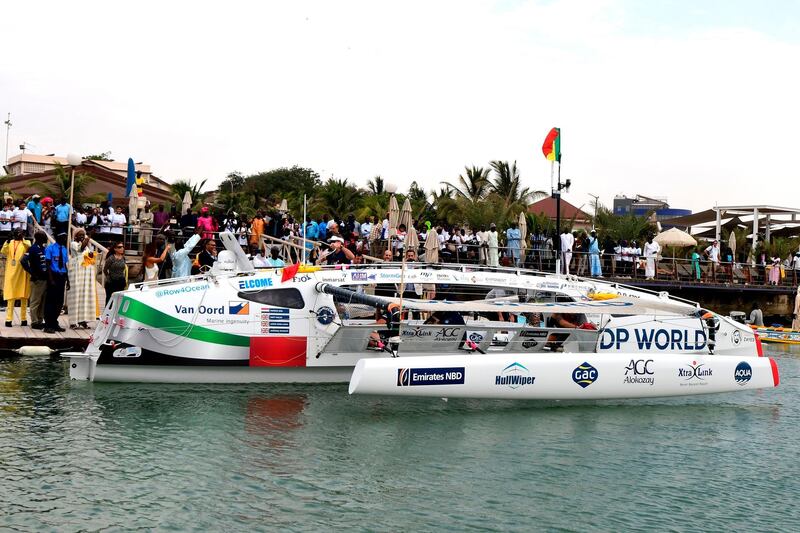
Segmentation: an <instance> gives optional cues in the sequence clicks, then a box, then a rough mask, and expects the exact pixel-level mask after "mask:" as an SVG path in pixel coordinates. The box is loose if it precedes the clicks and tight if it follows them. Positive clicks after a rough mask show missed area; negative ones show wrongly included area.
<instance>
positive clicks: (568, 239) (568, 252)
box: [561, 230, 575, 274]
mask: <svg viewBox="0 0 800 533" xmlns="http://www.w3.org/2000/svg"><path fill="white" fill-rule="evenodd" d="M574 245H575V236H574V235H573V234H572V233H570V232H568V231H567V230H564V233H562V234H561V262H562V263H564V264H563V266H562V267H561V272H562V273H563V274H569V264H570V262H571V261H572V247H573V246H574Z"/></svg>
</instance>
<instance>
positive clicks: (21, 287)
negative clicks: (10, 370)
mask: <svg viewBox="0 0 800 533" xmlns="http://www.w3.org/2000/svg"><path fill="white" fill-rule="evenodd" d="M30 247H31V243H30V241H27V240H25V239H23V238H22V230H21V229H19V228H17V229H15V230H14V233H13V239H12V240H10V241H6V243H5V244H4V245H3V249H2V250H0V254H2V255H4V256H5V257H6V272H5V276H4V280H3V297H4V298H5V299H6V305H7V306H8V310H7V311H6V327H7V328H10V327H11V322H12V320H14V306H15V305H16V302H17V300H19V301H20V304H19V318H20V321H21V322H20V325H21V326H27V325H28V313H27V312H28V298H29V297H30V295H31V276H30V274H28V273H27V272H25V269H24V268H22V263H21V261H22V256H23V255H25V253H26V252H27V251H28V248H30Z"/></svg>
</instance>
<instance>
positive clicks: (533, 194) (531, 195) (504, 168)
mask: <svg viewBox="0 0 800 533" xmlns="http://www.w3.org/2000/svg"><path fill="white" fill-rule="evenodd" d="M489 165H490V166H491V167H492V170H494V180H492V182H491V184H490V186H489V188H490V190H491V191H492V192H493V193H495V194H497V195H498V196H500V198H502V199H503V203H504V204H505V206H506V207H507V208H511V207H512V206H523V207H524V206H526V205H527V204H528V202H530V201H536V200H539V199H541V198H544V197H545V196H547V193H546V192H544V191H531V190H530V189H529V188H528V187H523V186H522V182H521V180H520V176H519V169H518V168H517V162H516V161H514V162H513V163H511V164H510V165H509V164H508V161H492V162H490V163H489ZM517 210H518V209H517Z"/></svg>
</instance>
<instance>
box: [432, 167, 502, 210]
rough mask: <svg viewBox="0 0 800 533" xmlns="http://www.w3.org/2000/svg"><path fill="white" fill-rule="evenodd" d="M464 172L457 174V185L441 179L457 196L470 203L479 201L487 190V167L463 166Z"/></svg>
mask: <svg viewBox="0 0 800 533" xmlns="http://www.w3.org/2000/svg"><path fill="white" fill-rule="evenodd" d="M464 169H465V170H466V172H465V173H464V174H462V175H459V176H458V185H453V184H452V183H450V182H447V181H443V182H442V183H443V184H444V185H446V186H447V187H449V188H451V189H452V190H453V192H455V194H456V196H457V197H459V198H464V199H465V200H468V201H469V202H470V203H472V204H476V203H478V202H480V201H481V200H482V199H483V198H484V196H486V193H488V192H489V186H490V183H489V169H488V168H483V167H476V166H475V165H473V166H472V168H470V167H464Z"/></svg>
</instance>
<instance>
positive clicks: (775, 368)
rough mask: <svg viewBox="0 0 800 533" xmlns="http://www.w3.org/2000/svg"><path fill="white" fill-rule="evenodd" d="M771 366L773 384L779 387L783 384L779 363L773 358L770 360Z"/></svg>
mask: <svg viewBox="0 0 800 533" xmlns="http://www.w3.org/2000/svg"><path fill="white" fill-rule="evenodd" d="M769 364H770V366H771V367H772V382H773V383H774V384H775V386H776V387H777V386H778V385H780V383H781V376H780V374H779V373H778V363H776V362H775V359H773V358H772V357H770V358H769Z"/></svg>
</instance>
